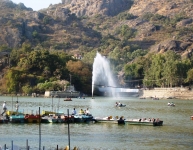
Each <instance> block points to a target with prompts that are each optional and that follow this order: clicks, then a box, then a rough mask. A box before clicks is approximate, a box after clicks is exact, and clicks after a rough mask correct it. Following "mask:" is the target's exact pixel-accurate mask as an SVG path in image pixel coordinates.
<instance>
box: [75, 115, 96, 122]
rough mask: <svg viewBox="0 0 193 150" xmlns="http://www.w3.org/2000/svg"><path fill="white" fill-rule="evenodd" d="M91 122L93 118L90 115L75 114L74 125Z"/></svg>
mask: <svg viewBox="0 0 193 150" xmlns="http://www.w3.org/2000/svg"><path fill="white" fill-rule="evenodd" d="M92 120H93V116H92V115H91V114H75V115H74V122H75V123H86V122H90V121H92Z"/></svg>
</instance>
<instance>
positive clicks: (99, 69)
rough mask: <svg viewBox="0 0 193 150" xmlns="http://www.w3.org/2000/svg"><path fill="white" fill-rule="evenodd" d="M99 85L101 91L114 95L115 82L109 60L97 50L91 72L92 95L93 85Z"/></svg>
mask: <svg viewBox="0 0 193 150" xmlns="http://www.w3.org/2000/svg"><path fill="white" fill-rule="evenodd" d="M96 86H97V87H100V90H103V91H101V92H107V93H108V95H109V96H113V97H114V96H115V94H116V92H115V90H116V87H117V85H116V82H115V78H114V77H113V75H112V71H111V68H110V62H109V60H108V59H107V58H106V57H105V56H102V55H101V54H100V53H98V52H97V54H96V57H95V59H94V63H93V72H92V96H93V93H94V88H95V87H96Z"/></svg>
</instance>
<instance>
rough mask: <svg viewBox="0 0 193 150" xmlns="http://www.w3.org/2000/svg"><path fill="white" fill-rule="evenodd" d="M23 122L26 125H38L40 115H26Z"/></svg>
mask: <svg viewBox="0 0 193 150" xmlns="http://www.w3.org/2000/svg"><path fill="white" fill-rule="evenodd" d="M25 121H26V122H27V123H40V122H41V116H40V115H34V114H31V115H29V114H26V115H25Z"/></svg>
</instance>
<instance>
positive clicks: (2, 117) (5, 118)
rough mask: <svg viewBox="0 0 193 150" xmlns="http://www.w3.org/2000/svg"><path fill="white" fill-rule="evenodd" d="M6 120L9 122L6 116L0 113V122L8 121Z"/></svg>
mask: <svg viewBox="0 0 193 150" xmlns="http://www.w3.org/2000/svg"><path fill="white" fill-rule="evenodd" d="M8 122H9V118H8V116H1V115H0V123H8Z"/></svg>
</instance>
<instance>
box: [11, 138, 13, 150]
mask: <svg viewBox="0 0 193 150" xmlns="http://www.w3.org/2000/svg"><path fill="white" fill-rule="evenodd" d="M11 150H13V140H12V141H11Z"/></svg>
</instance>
